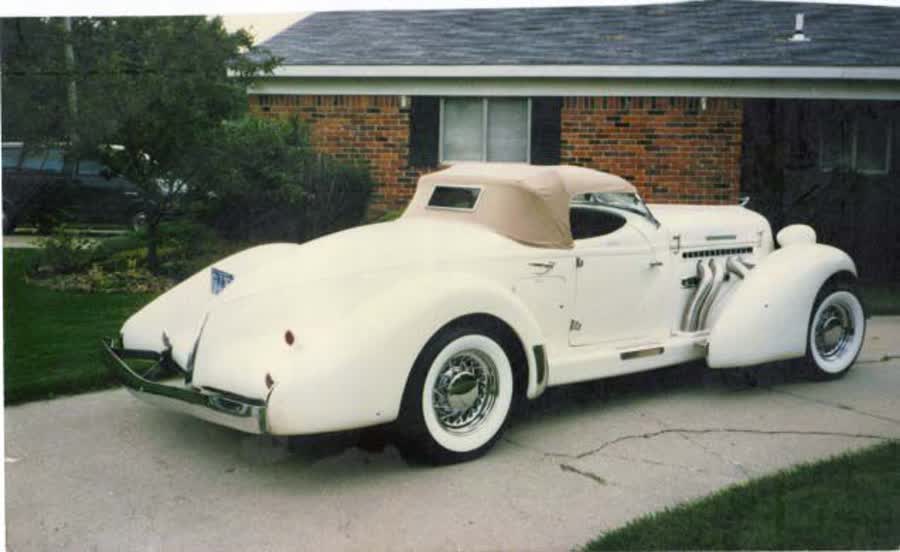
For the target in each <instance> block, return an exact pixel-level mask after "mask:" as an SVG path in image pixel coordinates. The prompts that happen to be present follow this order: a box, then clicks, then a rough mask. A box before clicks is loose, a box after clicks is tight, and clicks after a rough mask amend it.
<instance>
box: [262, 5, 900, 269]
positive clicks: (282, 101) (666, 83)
mask: <svg viewBox="0 0 900 552" xmlns="http://www.w3.org/2000/svg"><path fill="white" fill-rule="evenodd" d="M801 14H802V15H801ZM263 47H265V48H268V49H269V50H270V51H272V52H273V53H274V54H276V55H277V56H280V57H281V58H282V59H283V61H282V65H281V66H280V67H279V68H277V69H276V71H275V73H274V75H272V76H271V77H268V78H266V79H263V80H262V81H260V82H259V83H258V84H257V85H255V86H254V88H253V89H251V91H250V92H251V95H250V108H251V111H252V112H253V113H257V114H261V115H264V116H278V117H290V116H298V117H299V118H300V119H301V120H303V121H305V122H306V123H307V124H308V126H309V128H310V130H311V136H312V140H313V143H314V146H315V147H316V148H318V149H319V150H320V151H322V152H327V153H329V154H332V155H335V156H337V157H339V158H343V159H347V160H350V161H362V162H366V163H368V166H369V168H370V171H371V174H372V175H373V177H374V178H375V180H376V182H377V183H378V189H377V191H376V194H375V198H374V201H373V204H372V207H371V210H372V211H373V212H376V213H377V212H379V211H384V210H389V209H397V208H402V207H403V206H404V205H405V203H406V201H407V200H408V199H409V198H410V197H411V195H412V192H413V189H414V186H415V181H416V179H417V177H418V175H420V174H422V173H424V172H428V171H431V170H434V169H435V168H436V167H439V166H441V165H443V164H447V163H452V162H454V161H461V160H486V161H522V162H530V163H535V164H557V163H569V164H576V165H582V166H587V167H592V168H597V169H601V170H605V171H609V172H613V173H616V174H619V175H622V176H624V177H625V178H627V179H629V180H631V181H632V182H633V183H634V184H635V185H636V186H637V187H638V188H639V190H640V191H641V193H642V194H643V195H644V197H645V198H646V199H647V200H648V201H650V202H701V203H733V202H736V201H738V197H739V196H741V195H744V194H750V195H751V196H753V198H754V199H753V200H754V201H756V203H757V208H758V209H759V210H761V211H764V212H766V214H767V215H768V216H769V217H770V219H772V220H773V225H774V226H776V227H777V226H780V225H782V224H784V223H787V222H791V221H795V220H804V221H810V222H815V223H817V225H818V226H823V224H824V226H825V227H826V228H827V229H831V230H833V231H831V232H829V231H825V232H824V235H827V236H829V239H830V240H831V241H833V242H836V243H838V244H839V245H841V246H843V247H845V248H847V249H850V250H851V252H857V253H858V255H861V256H863V257H865V256H866V255H870V253H866V252H865V251H863V250H864V249H866V248H865V247H864V246H863V245H860V244H866V243H870V242H872V241H873V240H874V241H878V242H879V243H881V244H886V243H887V244H890V247H892V248H893V250H892V251H893V253H892V254H891V255H890V258H891V259H893V260H890V261H886V260H885V259H884V257H885V255H884V254H883V251H882V252H878V251H875V252H872V253H871V255H870V256H871V257H872V258H871V259H870V261H871V262H869V265H871V268H872V269H873V270H870V273H874V274H875V275H876V276H878V277H879V278H881V279H883V278H900V262H898V261H896V258H897V257H900V223H898V221H897V219H900V216H897V214H898V213H900V199H898V198H900V193H898V187H897V186H898V184H900V183H898V178H897V174H898V169H900V161H898V158H900V156H898V155H897V153H898V151H897V150H898V146H897V140H896V139H895V138H896V132H897V127H898V121H900V9H896V8H888V7H872V6H841V5H833V4H832V5H829V4H806V3H804V4H790V3H770V2H759V1H752V0H745V1H742V0H711V1H707V2H687V3H679V4H660V5H642V6H605V7H577V8H540V9H489V10H449V11H447V10H445V11H441V10H433V11H388V12H378V11H371V12H333V13H329V12H325V13H317V14H314V15H312V16H310V17H307V18H305V19H302V20H300V21H299V22H297V23H296V24H294V25H293V26H291V27H289V28H288V29H286V30H285V31H283V32H281V33H280V34H278V35H276V36H275V37H273V38H272V39H270V40H268V41H267V42H265V43H264V44H263ZM850 181H852V182H856V183H857V184H853V185H851V184H848V182H850ZM823 182H827V183H828V186H823ZM860 183H861V184H860ZM861 186H862V187H863V188H864V187H868V188H871V190H869V189H868V188H866V189H865V190H863V189H862V188H861ZM823 188H827V189H828V193H825V192H823V191H822V190H823ZM851 188H852V189H853V191H852V192H850V193H852V197H851V198H850V199H848V198H847V197H844V198H843V199H841V200H840V201H842V202H843V203H842V205H843V208H842V210H838V212H836V213H835V214H834V221H831V222H829V221H828V220H826V219H821V217H822V216H823V215H822V212H823V209H821V208H818V207H816V206H815V205H814V204H816V203H817V202H818V203H823V202H824V203H826V204H827V205H830V206H832V207H833V203H834V198H831V197H830V196H829V193H831V192H834V191H835V190H838V189H847V190H849V189H851ZM863 196H865V198H863ZM797 198H800V199H799V200H798V199H797ZM811 198H812V199H811ZM795 200H796V201H795ZM797 201H800V203H797ZM803 202H805V203H803ZM810 205H813V206H812V207H810ZM831 210H832V211H833V210H834V209H831ZM848 210H850V211H853V212H854V216H853V217H850V218H849V219H848V215H847V213H848ZM824 211H828V209H824ZM876 211H877V213H876ZM810 213H812V214H810ZM863 214H866V216H862V215H863ZM816 217H820V218H819V219H817V218H816ZM854 217H855V218H854ZM820 219H821V220H820ZM850 219H853V220H857V219H858V221H857V223H854V224H852V225H850V226H848V225H847V223H846V221H847V220H850ZM862 219H866V220H868V224H866V225H863V224H861V223H860V222H859V221H861V220H862ZM841 221H843V226H841ZM873 221H874V222H873ZM864 226H865V227H866V228H868V227H869V226H871V228H870V229H868V230H865V229H862V228H863V227H864ZM838 227H840V230H835V228H838ZM776 229H777V228H776ZM848 232H849V233H850V234H853V235H852V237H851V238H848V237H847V235H846V234H847V233H848ZM848 240H850V241H849V242H848ZM857 242H859V243H857ZM866 262H868V261H866ZM866 262H863V263H862V264H866ZM876 264H877V265H878V266H877V267H876V266H875V265H876Z"/></svg>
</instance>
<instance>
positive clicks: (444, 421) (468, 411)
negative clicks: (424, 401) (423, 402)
mask: <svg viewBox="0 0 900 552" xmlns="http://www.w3.org/2000/svg"><path fill="white" fill-rule="evenodd" d="M498 391H499V389H498V386H497V367H496V366H495V365H494V363H493V362H492V361H491V359H490V357H488V356H487V355H485V354H484V353H482V352H480V351H477V350H474V349H468V350H465V351H461V352H459V353H456V354H455V355H453V356H452V357H450V358H449V359H448V360H447V362H445V363H444V365H443V367H442V368H441V371H440V373H439V374H438V376H437V379H436V381H435V385H434V389H433V392H432V393H433V406H434V412H435V415H436V416H437V419H438V422H440V424H441V426H442V427H443V428H444V429H446V430H447V431H451V432H459V433H466V432H469V431H472V430H474V429H475V428H477V427H478V426H479V425H480V424H481V423H482V422H483V421H484V419H485V418H486V417H487V416H488V414H490V412H491V409H492V408H493V407H494V403H495V402H496V400H497V393H498Z"/></svg>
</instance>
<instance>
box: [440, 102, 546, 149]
mask: <svg viewBox="0 0 900 552" xmlns="http://www.w3.org/2000/svg"><path fill="white" fill-rule="evenodd" d="M440 117H441V119H440V127H441V128H440V145H439V151H440V161H441V162H444V163H452V162H454V161H508V162H528V161H529V151H530V142H531V140H530V135H531V128H530V127H531V100H530V99H528V98H445V99H443V100H441V115H440Z"/></svg>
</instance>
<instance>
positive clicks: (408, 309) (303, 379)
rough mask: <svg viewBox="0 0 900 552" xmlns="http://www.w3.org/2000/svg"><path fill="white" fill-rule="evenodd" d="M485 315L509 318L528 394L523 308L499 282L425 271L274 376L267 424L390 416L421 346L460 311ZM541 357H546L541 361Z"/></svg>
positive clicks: (534, 381) (534, 389)
mask: <svg viewBox="0 0 900 552" xmlns="http://www.w3.org/2000/svg"><path fill="white" fill-rule="evenodd" d="M471 314H486V315H490V316H493V317H496V318H498V319H500V320H502V321H504V322H505V323H506V324H508V325H509V326H510V327H511V328H512V329H513V331H514V332H515V333H516V335H517V337H518V338H519V339H520V340H521V342H522V345H523V348H524V350H525V354H526V358H527V369H528V388H527V395H528V396H529V397H535V396H537V395H538V394H540V392H541V391H543V387H544V386H545V385H546V380H547V375H546V372H545V373H544V376H543V378H542V380H541V381H538V377H537V373H538V366H539V365H538V362H539V361H538V359H537V358H536V356H535V355H536V354H539V353H538V352H537V351H536V350H535V345H542V344H543V342H542V339H541V333H540V329H539V326H538V325H537V323H536V321H535V320H534V318H533V316H532V315H531V314H530V313H529V312H528V310H527V308H526V307H525V306H524V305H523V304H522V303H521V301H520V300H519V299H517V298H516V297H515V296H514V295H513V294H512V293H511V292H510V291H508V290H507V289H505V288H503V287H502V286H501V285H499V284H498V283H496V282H493V281H490V280H487V279H485V278H480V277H477V276H473V275H470V274H465V273H447V272H444V273H440V274H423V275H421V276H418V277H413V278H410V279H404V280H403V281H402V282H399V283H397V284H396V285H394V286H391V287H390V288H388V289H383V290H382V291H380V292H378V293H377V295H375V296H373V297H372V298H371V299H369V300H367V301H365V302H364V303H362V304H361V305H360V306H359V307H358V308H357V309H355V310H353V311H352V312H350V313H348V315H347V316H346V317H344V318H343V320H342V321H341V323H339V324H337V325H335V326H334V327H333V328H331V329H329V330H328V331H327V332H316V338H315V343H310V345H309V348H308V349H307V350H306V351H305V352H304V354H302V355H299V356H298V357H297V362H296V364H295V365H294V366H292V367H290V368H289V369H283V370H280V371H279V372H278V373H277V374H275V375H274V379H275V386H274V390H273V391H272V393H271V395H270V397H269V406H268V423H269V430H270V431H271V432H272V433H275V434H299V433H314V432H323V431H338V430H343V429H350V428H354V427H361V426H366V425H374V424H379V423H385V422H390V421H393V420H395V419H396V418H397V416H398V415H399V409H400V403H401V401H402V397H403V390H404V387H405V385H406V381H407V378H408V377H409V374H410V370H411V368H412V366H413V363H414V362H415V359H416V357H417V356H418V355H419V353H420V351H421V350H422V348H423V347H424V346H425V344H426V343H427V342H428V340H429V339H431V337H432V336H434V335H435V334H436V333H437V332H438V331H440V329H441V328H442V327H444V326H445V325H446V324H447V323H448V322H451V321H453V320H455V319H458V318H460V317H463V316H466V315H471ZM540 361H543V359H540Z"/></svg>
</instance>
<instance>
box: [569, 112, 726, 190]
mask: <svg viewBox="0 0 900 552" xmlns="http://www.w3.org/2000/svg"><path fill="white" fill-rule="evenodd" d="M742 112H743V108H742V102H741V100H735V99H723V98H710V99H707V100H706V106H705V109H704V108H703V105H702V104H701V100H700V99H698V98H627V97H623V98H616V97H572V98H565V99H564V100H563V106H562V115H561V119H562V121H561V123H562V144H561V146H562V147H561V151H562V154H561V157H562V161H561V162H562V163H571V164H575V165H582V166H586V167H591V168H594V169H599V170H604V171H607V172H611V173H614V174H618V175H620V176H622V177H624V178H626V179H627V180H630V181H631V182H632V183H634V184H635V185H636V186H637V187H638V189H639V190H640V191H641V194H642V195H643V196H644V198H645V199H646V200H647V201H652V202H661V203H665V202H681V203H733V202H734V201H736V200H737V196H738V191H739V186H740V155H741V124H742Z"/></svg>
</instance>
